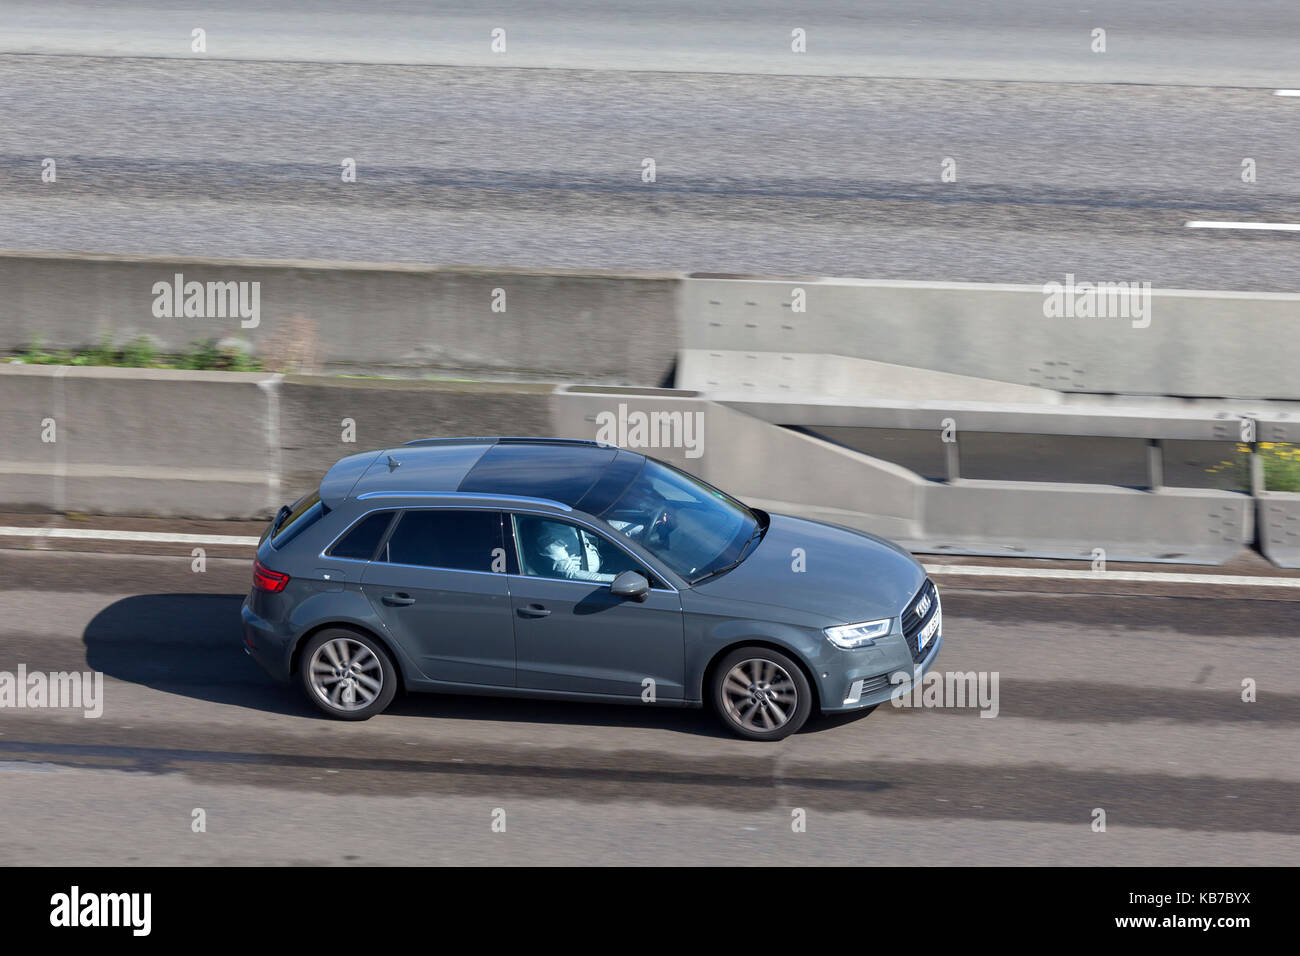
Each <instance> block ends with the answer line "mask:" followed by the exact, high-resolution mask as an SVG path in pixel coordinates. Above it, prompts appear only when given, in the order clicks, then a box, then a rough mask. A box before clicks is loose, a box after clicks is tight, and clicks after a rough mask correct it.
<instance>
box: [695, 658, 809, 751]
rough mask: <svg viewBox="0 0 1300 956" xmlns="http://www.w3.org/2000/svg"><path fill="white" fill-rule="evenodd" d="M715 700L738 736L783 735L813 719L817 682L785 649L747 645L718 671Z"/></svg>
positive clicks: (775, 737)
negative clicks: (814, 684)
mask: <svg viewBox="0 0 1300 956" xmlns="http://www.w3.org/2000/svg"><path fill="white" fill-rule="evenodd" d="M713 706H714V709H716V710H717V712H718V716H720V717H721V718H722V722H723V723H724V724H725V725H726V726H727V729H728V730H730V731H731V732H732V733H733V734H735V735H736V736H738V737H744V738H745V739H746V740H782V739H784V738H786V737H789V736H790V735H791V734H792V733H794V732H795V731H796V730H798V729H799V728H800V727H802V726H803V725H804V721H806V720H807V719H808V714H809V712H810V711H811V710H812V688H810V687H809V686H808V679H807V678H806V677H804V673H803V669H802V668H801V667H800V666H799V665H798V664H796V663H795V662H794V661H792V660H791V659H790V658H788V657H786V656H785V655H784V654H782V653H780V652H779V651H774V650H771V649H769V648H766V647H741V648H738V649H737V650H734V651H732V652H731V653H730V654H728V655H727V656H726V657H724V658H723V659H722V660H721V661H720V662H719V663H718V666H717V668H716V669H715V670H714V672H713Z"/></svg>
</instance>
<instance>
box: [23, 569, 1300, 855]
mask: <svg viewBox="0 0 1300 956" xmlns="http://www.w3.org/2000/svg"><path fill="white" fill-rule="evenodd" d="M189 562H190V559H189V557H188V555H184V556H146V555H127V554H76V553H68V552H61V551H55V550H27V551H24V550H16V549H15V550H0V588H3V594H2V595H0V606H2V607H3V608H4V611H5V614H4V620H3V622H0V670H7V671H10V672H13V671H15V670H16V668H17V666H18V665H19V664H20V663H21V664H25V665H26V666H27V668H28V670H29V671H52V670H84V669H92V670H99V671H102V672H103V673H104V674H105V684H104V687H105V691H104V697H105V705H104V712H103V716H102V717H100V718H98V719H87V718H85V717H83V716H82V715H81V713H80V712H70V711H60V710H48V709H47V710H26V709H23V710H10V709H4V710H0V805H3V806H4V808H5V810H4V813H3V814H0V864H6V865H7V864H17V863H60V864H83V865H84V864H109V863H151V864H163V865H171V864H226V863H231V864H251V863H282V864H290V863H303V864H307V863H312V864H344V865H346V864H350V863H358V864H383V863H404V864H436V863H465V864H473V863H497V864H553V863H641V864H660V863H664V864H667V863H715V864H729V865H730V864H738V865H745V864H754V865H762V864H765V863H848V864H877V863H880V864H885V863H919V864H937V863H949V864H1022V863H1023V864H1085V863H1086V864H1227V865H1233V864H1245V865H1251V864H1284V865H1285V864H1289V865H1294V864H1295V863H1296V862H1297V861H1300V815H1297V813H1296V810H1297V806H1298V805H1300V763H1297V761H1296V759H1295V755H1296V753H1297V739H1298V736H1297V730H1298V729H1300V658H1298V657H1297V655H1296V654H1295V653H1294V651H1295V642H1296V640H1297V628H1296V623H1295V622H1296V611H1297V608H1298V607H1300V605H1298V604H1297V595H1296V594H1295V593H1294V592H1292V591H1290V590H1289V589H1288V590H1287V591H1285V592H1281V593H1273V594H1268V595H1265V596H1261V595H1260V594H1259V593H1258V592H1259V591H1260V589H1254V590H1253V592H1251V593H1248V591H1250V589H1244V588H1243V589H1241V590H1240V591H1239V592H1238V593H1237V594H1236V595H1235V596H1234V594H1233V593H1232V592H1231V591H1229V592H1228V594H1227V596H1220V597H1217V598H1214V599H1209V598H1201V597H1193V596H1183V597H1167V596H1165V597H1159V596H1154V595H1147V596H1144V595H1136V596H1134V595H1129V596H1120V595H1099V594H1082V593H1066V591H1067V590H1068V589H1066V588H1065V585H1061V586H1060V587H1059V588H1058V590H1057V591H1056V592H1055V593H1053V592H1040V593H1032V594H1031V593H1024V592H1018V591H989V590H981V589H971V588H972V585H971V584H970V583H969V582H963V583H961V585H960V587H959V586H957V584H956V583H954V584H953V585H952V586H950V587H948V588H946V589H945V612H946V613H945V618H946V620H945V635H946V636H945V640H946V646H945V649H944V651H943V654H942V655H941V657H940V660H939V667H940V668H941V669H942V670H945V671H966V670H973V671H997V672H998V673H999V675H1000V680H999V710H998V715H997V716H996V717H995V718H992V719H988V718H982V717H980V716H979V712H978V710H975V709H969V708H968V709H964V710H958V709H931V710H898V709H893V708H891V707H890V706H889V705H886V706H883V707H880V708H877V709H876V710H875V711H874V712H873V713H871V714H869V715H866V716H861V717H857V718H854V719H847V720H846V719H837V720H819V721H816V722H814V723H811V724H810V725H809V727H808V728H807V729H806V730H805V731H804V732H802V733H800V734H797V735H795V736H794V737H792V738H789V739H788V740H786V741H784V742H782V743H780V744H775V745H759V744H752V743H747V742H744V741H740V740H735V739H732V738H730V737H727V736H723V735H721V733H720V731H719V729H717V728H715V726H714V723H713V719H712V718H711V716H709V715H708V714H706V713H703V712H698V711H679V710H653V709H649V708H643V707H639V706H633V707H607V706H596V705H571V704H560V703H544V702H527V701H503V700H491V699H485V698H453V697H424V696H422V697H411V698H405V699H402V700H401V701H399V703H398V704H397V706H395V707H394V709H393V710H392V711H390V712H389V713H387V714H384V715H382V716H380V717H377V718H375V719H373V720H370V721H368V722H365V723H361V724H345V723H339V722H333V721H329V720H325V719H323V718H318V717H316V716H315V712H314V711H312V710H310V709H309V707H308V705H306V704H305V702H303V701H302V700H301V699H300V698H299V697H298V695H297V692H296V690H295V689H293V688H287V687H281V686H280V685H277V684H274V683H273V682H271V681H270V680H269V679H268V678H265V677H264V676H263V675H262V674H261V672H260V671H259V670H258V669H257V667H256V666H255V665H254V664H253V663H252V662H251V661H250V660H248V659H247V658H245V657H244V655H243V654H242V652H241V651H240V647H239V632H238V621H237V616H236V615H237V610H238V606H239V603H240V600H241V598H242V593H243V591H244V589H245V588H246V586H247V580H248V575H249V566H248V562H247V560H234V559H222V558H211V559H209V563H208V569H207V571H206V572H205V573H202V574H196V573H193V572H191V570H190V563H189ZM1184 594H1186V592H1184ZM1220 594H1222V592H1220ZM1245 678H1253V679H1255V680H1256V681H1257V682H1258V688H1259V690H1258V694H1259V697H1258V701H1257V702H1255V703H1243V702H1242V701H1241V682H1242V680H1243V679H1245ZM196 808H201V809H202V810H203V811H204V812H205V814H206V827H207V829H206V832H203V833H196V832H193V831H192V829H191V821H192V819H193V813H194V810H195V809H196ZM1098 808H1100V809H1103V810H1105V812H1106V831H1105V832H1104V833H1102V832H1094V831H1093V829H1092V827H1091V824H1092V821H1093V819H1094V811H1095V810H1096V809H1098ZM800 809H801V810H803V811H804V812H805V813H806V819H807V830H806V832H802V833H796V832H793V830H792V827H791V821H792V813H793V812H794V811H795V810H800ZM499 811H503V812H504V819H505V823H506V828H505V832H493V828H492V824H493V820H494V814H495V815H496V816H495V819H500V818H501V817H500V813H499Z"/></svg>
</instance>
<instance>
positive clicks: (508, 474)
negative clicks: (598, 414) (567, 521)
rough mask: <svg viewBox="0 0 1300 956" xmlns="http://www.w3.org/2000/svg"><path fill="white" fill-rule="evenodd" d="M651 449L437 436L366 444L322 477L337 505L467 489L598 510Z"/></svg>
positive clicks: (327, 497) (325, 494)
mask: <svg viewBox="0 0 1300 956" xmlns="http://www.w3.org/2000/svg"><path fill="white" fill-rule="evenodd" d="M644 463H645V456H644V455H640V454H637V453H636V452H629V451H626V450H623V449H619V448H617V447H616V446H614V445H607V444H603V443H601V442H594V441H583V440H579V439H546V438H436V439H420V440H418V441H413V442H408V443H407V444H405V445H400V446H397V447H394V448H384V449H380V450H379V451H371V452H363V453H361V454H358V455H351V456H349V457H347V458H344V459H342V460H341V461H339V462H338V463H337V464H336V465H335V466H334V467H333V468H331V469H330V470H329V472H327V473H326V475H325V477H324V479H322V481H321V486H320V495H321V498H322V500H324V501H325V504H326V505H327V506H328V507H331V508H334V507H337V506H338V505H340V504H342V503H343V502H344V501H346V500H348V499H349V498H360V497H362V496H365V497H367V498H375V497H393V498H401V497H409V496H420V495H430V494H446V495H454V494H466V495H475V496H483V495H489V496H494V497H511V498H514V497H520V498H532V499H543V500H546V501H551V502H555V503H557V504H561V505H565V506H568V507H570V508H580V510H584V511H591V512H592V513H598V512H599V511H603V510H604V509H605V507H607V506H608V505H609V504H610V503H612V502H613V501H614V500H615V499H616V498H617V496H618V494H620V493H621V492H622V491H623V490H624V489H625V488H626V487H627V485H628V484H629V483H630V482H631V481H632V479H633V478H635V477H636V476H637V474H639V473H640V470H641V467H642V466H643V465H644Z"/></svg>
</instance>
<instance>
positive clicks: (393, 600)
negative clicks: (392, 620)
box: [383, 591, 415, 607]
mask: <svg viewBox="0 0 1300 956" xmlns="http://www.w3.org/2000/svg"><path fill="white" fill-rule="evenodd" d="M383 602H384V603H385V604H387V605H388V606H389V607H410V606H411V605H412V604H414V603H415V598H413V597H411V595H409V594H403V593H402V592H400V591H399V592H397V593H396V594H385V595H384V597H383Z"/></svg>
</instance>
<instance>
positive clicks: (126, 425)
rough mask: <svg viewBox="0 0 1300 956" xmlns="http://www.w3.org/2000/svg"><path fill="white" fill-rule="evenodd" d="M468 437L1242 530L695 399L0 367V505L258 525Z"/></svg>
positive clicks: (1234, 536) (1188, 547)
mask: <svg viewBox="0 0 1300 956" xmlns="http://www.w3.org/2000/svg"><path fill="white" fill-rule="evenodd" d="M638 413H646V414H647V418H649V415H650V414H653V413H658V415H659V416H660V418H659V421H658V422H657V426H656V427H655V428H652V429H651V430H650V431H648V432H645V433H643V434H642V435H640V436H639V437H638V436H635V435H634V433H633V432H632V431H630V430H629V426H630V425H633V424H634V423H635V421H636V419H635V416H636V415H637V414H638ZM688 421H689V425H690V429H691V431H690V434H689V436H688V435H687V433H686V432H685V431H684V429H685V428H686V427H687V423H688ZM665 423H666V424H667V426H668V428H667V430H665V429H664V428H663V427H658V426H662V425H664V424H665ZM674 423H675V424H676V427H677V428H678V431H677V432H673V431H672V427H673V426H674ZM473 434H488V435H492V434H536V435H562V436H570V437H584V438H598V439H604V440H611V441H615V442H619V443H621V444H625V445H630V446H632V447H638V448H643V449H644V450H645V451H647V452H649V453H651V454H654V455H656V456H657V457H661V458H664V459H665V460H668V461H671V462H674V463H675V464H678V465H680V466H681V467H683V468H685V469H686V470H688V471H691V472H693V473H695V474H698V475H700V476H701V477H703V478H705V479H706V480H708V481H710V482H712V483H714V484H717V485H719V486H720V487H723V488H726V489H727V490H728V491H731V492H732V493H734V494H737V495H738V496H739V497H741V498H742V499H744V500H746V501H749V502H750V503H752V504H754V505H756V506H758V507H762V508H767V509H770V510H775V511H782V512H788V513H792V514H796V515H803V516H806V517H810V518H816V519H819V520H824V521H830V522H833V523H836V524H842V525H846V526H849V527H854V528H860V529H862V530H865V531H871V532H875V533H878V534H883V535H886V536H888V537H890V538H893V539H895V540H897V541H898V542H899V543H900V544H903V545H904V546H906V547H910V548H912V549H913V550H916V551H928V552H934V551H947V552H956V553H972V554H1007V553H1014V554H1020V555H1025V556H1036V557H1082V558H1088V557H1091V555H1092V553H1093V551H1094V549H1097V548H1101V549H1104V550H1105V552H1106V556H1107V557H1108V559H1110V560H1140V561H1174V562H1178V561H1181V562H1192V563H1220V562H1222V561H1225V560H1227V559H1228V558H1230V557H1232V556H1233V555H1235V554H1236V553H1238V552H1239V551H1240V550H1241V549H1242V548H1243V547H1244V546H1246V544H1248V543H1249V542H1250V540H1252V534H1253V530H1254V525H1255V522H1254V510H1253V499H1251V498H1250V497H1249V496H1247V495H1242V494H1234V493H1230V492H1221V491H1212V490H1207V489H1161V490H1158V491H1153V492H1148V491H1139V490H1135V489H1130V488H1117V487H1112V486H1105V485H1068V484H1059V483H1050V482H1043V483H1031V482H997V481H956V482H951V483H942V482H933V481H928V480H926V479H924V478H922V477H920V476H919V475H917V474H915V473H913V472H911V471H909V470H907V469H906V468H903V467H901V466H899V465H897V464H893V463H891V462H887V461H883V460H881V459H879V458H873V457H871V456H869V455H865V454H862V453H860V452H856V451H853V450H851V449H848V448H844V447H842V446H840V445H837V444H834V443H832V442H829V441H826V440H823V439H821V438H817V437H815V436H812V435H807V434H804V433H801V432H798V431H795V430H792V429H788V428H783V427H781V426H779V425H775V424H772V423H770V422H767V421H764V420H762V419H761V418H757V417H754V416H752V415H747V414H745V413H744V412H741V411H738V410H737V409H735V408H731V407H728V406H726V405H722V404H719V403H716V402H710V401H707V400H706V399H705V398H704V397H703V396H701V395H699V394H698V393H695V392H683V391H678V390H671V389H663V390H650V391H643V390H636V389H621V388H616V387H605V388H600V387H590V386H585V387H577V386H568V387H561V388H559V389H552V388H551V387H548V386H536V385H527V384H509V383H503V384H499V385H486V384H470V383H465V384H456V383H426V382H374V381H357V380H346V379H337V378H312V377H291V378H284V377H281V376H276V375H265V374H243V373H223V372H177V371H157V370H135V369H111V368H54V367H48V366H30V367H29V366H15V365H8V366H0V440H2V444H0V447H2V448H3V449H4V456H3V461H0V479H2V480H0V510H11V511H12V510H38V511H83V512H95V513H103V514H141V515H150V514H153V515H170V516H192V517H208V518H257V517H262V518H265V517H269V516H270V515H271V514H273V513H274V511H275V510H276V509H277V508H278V507H279V505H280V504H282V503H285V502H287V501H289V500H292V499H293V498H295V497H297V496H298V495H299V494H300V493H302V492H304V491H306V490H308V489H310V488H312V487H313V486H314V485H315V483H316V482H317V481H318V480H319V478H320V476H321V475H322V474H323V473H324V472H325V470H326V469H327V468H328V467H329V466H330V465H331V464H333V463H334V462H335V461H336V460H337V459H339V458H341V457H343V456H344V455H347V454H351V453H353V452H355V451H358V450H361V449H363V448H373V447H382V446H384V445H390V444H397V443H399V442H402V441H408V440H410V439H412V438H416V437H437V436H448V435H473ZM688 437H689V438H690V439H691V440H689V441H687V440H684V439H686V438H688ZM47 439H53V440H47ZM1296 497H1297V498H1300V496H1296ZM1275 503H1276V505H1277V507H1278V508H1294V505H1295V499H1287V498H1285V497H1278V498H1276V501H1275ZM1291 513H1293V512H1287V513H1285V514H1281V518H1279V519H1278V521H1281V522H1286V521H1287V520H1289V519H1288V517H1287V515H1288V514H1291ZM1270 520H1272V519H1270ZM1278 521H1275V522H1274V523H1275V524H1277V523H1278ZM1278 527H1280V528H1281V529H1282V530H1281V532H1280V537H1279V536H1276V535H1275V536H1273V537H1271V538H1270V542H1272V543H1273V544H1274V545H1275V548H1276V549H1285V548H1293V547H1294V542H1293V540H1292V538H1291V537H1288V535H1291V534H1293V532H1292V531H1291V527H1290V526H1288V525H1287V524H1285V523H1281V524H1278ZM1277 553H1279V554H1282V555H1283V560H1290V558H1288V557H1286V555H1287V554H1290V553H1291V552H1289V551H1283V550H1278V552H1277Z"/></svg>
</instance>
